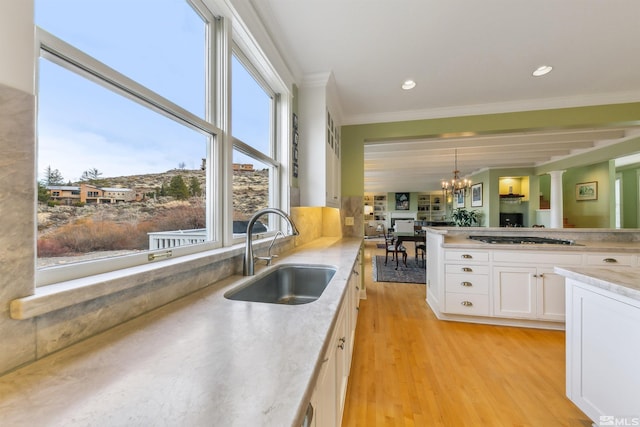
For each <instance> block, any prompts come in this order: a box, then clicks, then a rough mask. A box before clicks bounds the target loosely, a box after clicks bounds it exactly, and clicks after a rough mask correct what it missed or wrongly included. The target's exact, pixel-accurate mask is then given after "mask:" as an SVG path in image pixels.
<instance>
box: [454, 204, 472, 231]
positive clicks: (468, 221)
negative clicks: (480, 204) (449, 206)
mask: <svg viewBox="0 0 640 427" xmlns="http://www.w3.org/2000/svg"><path fill="white" fill-rule="evenodd" d="M451 219H453V222H455V223H456V226H458V227H471V226H472V225H473V224H478V212H477V211H468V210H466V209H465V208H457V209H455V210H454V211H453V213H452V214H451Z"/></svg>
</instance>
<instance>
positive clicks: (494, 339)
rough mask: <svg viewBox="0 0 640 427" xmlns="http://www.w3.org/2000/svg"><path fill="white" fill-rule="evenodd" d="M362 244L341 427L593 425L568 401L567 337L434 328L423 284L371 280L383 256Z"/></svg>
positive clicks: (441, 324)
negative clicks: (360, 293)
mask: <svg viewBox="0 0 640 427" xmlns="http://www.w3.org/2000/svg"><path fill="white" fill-rule="evenodd" d="M365 243H366V250H365V258H364V262H365V265H366V268H365V280H366V286H367V299H366V300H362V301H361V304H360V312H359V317H358V325H357V330H356V338H355V349H354V355H353V361H352V367H351V374H350V378H349V385H348V389H347V399H346V404H345V410H344V416H343V423H342V425H343V426H367V427H370V426H445V427H452V426H453V427H458V426H474V427H475V426H491V427H493V426H496V427H498V426H509V427H511V426H532V427H553V426H577V427H587V426H591V422H590V421H589V420H588V418H587V417H586V416H585V415H584V414H583V413H582V412H581V411H580V410H579V409H578V408H577V407H576V406H574V405H573V403H571V402H570V401H569V400H568V399H567V398H566V396H565V359H564V357H565V352H564V332H561V331H544V330H537V329H528V328H511V327H502V326H487V325H477V324H470V323H459V322H445V321H440V320H437V319H436V317H435V316H434V315H433V312H432V311H431V310H430V309H429V308H428V306H427V305H426V302H425V286H424V285H415V284H407V283H382V282H380V283H376V282H374V281H373V276H372V272H371V256H372V255H373V254H380V252H382V254H384V250H379V249H376V246H375V243H376V242H375V241H366V242H365ZM409 252H411V250H409Z"/></svg>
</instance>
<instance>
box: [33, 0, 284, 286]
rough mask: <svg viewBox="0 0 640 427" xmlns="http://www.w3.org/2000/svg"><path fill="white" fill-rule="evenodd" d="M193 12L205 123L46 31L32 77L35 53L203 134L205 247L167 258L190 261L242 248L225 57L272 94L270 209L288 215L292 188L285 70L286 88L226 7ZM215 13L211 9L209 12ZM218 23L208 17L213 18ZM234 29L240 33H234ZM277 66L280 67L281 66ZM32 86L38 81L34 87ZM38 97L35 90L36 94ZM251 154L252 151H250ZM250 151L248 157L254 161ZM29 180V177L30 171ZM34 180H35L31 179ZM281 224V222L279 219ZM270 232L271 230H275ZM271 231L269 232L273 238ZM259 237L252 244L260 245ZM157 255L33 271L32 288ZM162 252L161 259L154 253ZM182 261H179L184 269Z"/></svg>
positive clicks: (198, 5) (39, 33)
mask: <svg viewBox="0 0 640 427" xmlns="http://www.w3.org/2000/svg"><path fill="white" fill-rule="evenodd" d="M186 1H188V2H189V3H190V4H191V6H193V8H194V10H195V11H197V12H198V13H199V14H200V16H201V17H203V19H204V21H205V22H206V23H207V28H206V34H207V41H206V43H207V46H206V51H207V52H209V58H208V59H207V66H208V69H207V74H206V81H207V84H208V85H207V88H206V90H207V104H206V106H207V109H206V112H205V114H206V115H205V120H203V119H202V118H199V117H197V116H194V115H193V114H191V113H189V112H188V111H186V110H184V109H183V108H181V107H179V106H178V105H176V104H174V103H172V102H171V101H168V100H167V99H165V98H164V97H162V96H159V95H157V94H156V93H155V92H153V91H150V90H148V89H146V88H145V87H144V86H142V85H139V84H137V83H135V82H134V81H132V80H130V79H128V78H127V77H125V76H124V75H122V74H120V73H118V72H117V71H115V70H113V69H111V68H110V67H108V66H106V65H104V64H102V63H101V62H99V61H97V60H95V59H94V58H92V57H91V56H89V55H87V54H84V53H83V52H81V51H79V50H78V49H76V48H74V47H73V46H71V45H69V44H67V43H65V42H63V41H62V40H60V39H58V38H56V37H55V36H53V35H52V34H49V33H48V32H46V31H45V30H42V29H41V28H38V27H36V46H35V49H36V52H35V55H34V60H35V61H36V75H37V73H38V67H37V64H38V61H39V58H40V52H41V51H43V52H45V55H47V59H48V60H53V61H55V62H56V63H57V64H58V65H62V66H64V67H65V68H68V69H69V70H70V71H72V72H77V73H79V74H82V75H83V76H85V77H88V78H90V79H91V80H92V81H94V82H96V83H98V84H103V85H105V83H107V84H106V87H108V88H109V89H114V88H116V90H117V91H118V92H119V93H121V94H124V95H125V96H127V97H129V98H131V99H134V100H135V101H137V102H141V101H142V102H143V105H147V106H151V107H152V108H153V109H154V110H155V111H157V112H160V113H161V114H165V115H168V116H174V115H175V116H177V117H179V120H180V121H181V122H183V123H185V124H187V125H188V126H190V127H192V128H193V129H196V130H199V131H201V132H205V133H207V134H209V135H211V137H212V138H214V141H211V142H210V143H209V144H208V147H207V159H208V161H207V176H206V180H207V181H206V193H207V194H206V197H207V203H208V208H209V209H208V210H207V212H208V213H207V225H206V227H207V232H208V233H209V236H210V238H211V241H209V242H207V243H203V244H198V245H192V246H185V247H179V248H173V249H172V252H173V254H172V257H177V256H183V255H188V254H197V253H202V252H205V251H211V250H213V251H214V252H213V253H215V252H216V251H227V249H226V248H229V247H231V246H233V245H236V244H238V243H242V244H244V241H245V238H246V236H242V237H234V236H233V232H232V231H233V227H232V225H233V224H232V215H233V207H232V205H233V204H232V197H233V188H232V185H233V179H232V178H233V176H232V162H233V160H232V153H233V149H234V146H235V147H236V148H241V149H242V151H245V150H244V149H245V148H246V147H243V143H242V142H241V141H236V140H234V138H233V137H232V136H231V134H230V132H229V130H230V127H231V126H230V105H231V100H230V78H231V52H232V49H234V48H235V49H237V52H243V53H244V54H246V56H245V55H243V57H244V59H245V60H246V61H247V62H246V63H244V64H245V66H246V65H247V63H248V64H251V70H252V71H253V72H255V73H256V74H255V75H256V76H258V78H259V79H260V80H259V81H261V82H262V83H264V85H265V86H264V87H268V88H271V91H272V93H273V94H274V98H273V100H274V105H273V117H272V123H273V124H274V126H273V129H272V138H273V144H272V150H274V152H273V153H272V157H268V156H267V157H263V155H262V153H260V154H259V155H258V152H257V150H256V153H255V156H256V158H258V159H259V160H260V161H263V162H264V163H265V164H268V165H271V166H272V167H271V174H272V175H273V176H270V183H271V188H270V190H271V191H270V201H269V203H270V207H278V208H280V209H282V210H284V211H286V212H287V211H289V206H290V203H289V197H290V194H289V185H290V182H291V168H290V157H291V153H290V149H289V147H290V146H291V135H290V129H291V113H292V95H291V90H290V88H289V85H290V84H291V82H292V81H293V80H292V76H291V75H289V70H288V69H286V67H285V69H284V70H283V71H284V72H285V75H286V81H289V82H290V83H285V80H283V78H282V77H281V76H279V73H278V71H276V68H275V67H274V66H273V65H272V64H271V62H270V60H269V59H268V58H267V56H266V54H265V52H264V51H263V50H262V48H261V47H260V46H259V45H258V44H257V43H256V40H255V38H254V36H253V35H252V34H250V33H249V32H248V29H247V27H246V26H245V25H244V24H242V23H240V21H239V17H238V16H237V15H236V13H235V11H231V10H230V9H229V8H228V5H227V4H226V3H225V2H218V1H216V0H211V1H208V0H205V1H206V5H205V2H203V1H202V0H186ZM211 8H213V9H211ZM212 11H213V13H219V14H220V16H214V15H213V13H212ZM236 22H238V23H239V25H235V23H236ZM280 66H282V64H280ZM36 81H37V79H36ZM36 93H37V90H36ZM249 148H251V147H249ZM252 150H253V149H252V148H251V150H247V151H249V153H250V154H251V155H254V153H253V152H252ZM34 174H35V170H34ZM34 180H35V177H34ZM278 218H279V217H278ZM274 224H276V222H274ZM278 224H279V225H280V227H279V228H283V229H284V230H286V228H284V227H286V224H285V223H284V221H282V220H281V219H280V222H279V223H278ZM273 233H275V231H273V232H272V234H273ZM260 237H263V235H258V236H254V238H260ZM154 252H157V251H146V252H143V253H140V254H131V255H125V256H120V257H112V258H109V259H104V260H94V261H85V262H78V263H74V264H72V265H67V266H55V267H47V268H43V269H40V270H38V269H37V270H36V286H37V287H38V286H44V285H48V284H55V283H59V282H63V281H68V280H71V279H80V278H83V277H88V276H93V275H96V274H100V273H109V272H114V273H115V272H117V271H118V270H122V269H125V268H129V267H135V266H141V265H144V264H148V263H149V260H148V256H149V254H151V253H154ZM160 252H162V251H160ZM187 261H188V258H185V262H187Z"/></svg>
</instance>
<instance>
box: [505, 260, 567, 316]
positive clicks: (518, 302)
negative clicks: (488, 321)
mask: <svg viewBox="0 0 640 427" xmlns="http://www.w3.org/2000/svg"><path fill="white" fill-rule="evenodd" d="M493 283H494V292H493V314H494V316H497V317H508V318H522V319H539V320H553V321H558V322H562V321H564V311H565V308H564V305H565V297H564V277H562V276H560V275H558V274H556V273H554V272H553V268H552V267H504V266H502V267H494V269H493Z"/></svg>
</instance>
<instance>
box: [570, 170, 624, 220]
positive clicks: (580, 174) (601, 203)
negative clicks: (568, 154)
mask: <svg viewBox="0 0 640 427" xmlns="http://www.w3.org/2000/svg"><path fill="white" fill-rule="evenodd" d="M593 181H595V182H597V183H598V198H597V199H596V200H582V201H580V200H576V195H575V194H576V191H575V190H576V184H579V183H584V182H593ZM562 194H563V196H564V203H563V207H562V209H563V216H564V217H565V218H567V220H568V222H569V223H570V224H574V225H575V226H576V227H580V228H608V227H610V220H611V212H610V201H611V200H612V199H613V192H612V191H611V190H610V179H609V162H608V161H607V162H601V163H598V164H595V165H590V166H589V167H583V168H572V169H567V171H566V172H565V173H564V174H563V176H562ZM614 225H615V224H614Z"/></svg>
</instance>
